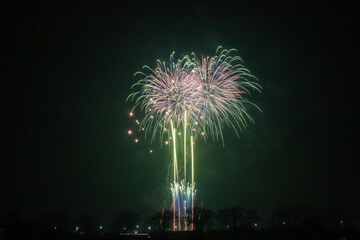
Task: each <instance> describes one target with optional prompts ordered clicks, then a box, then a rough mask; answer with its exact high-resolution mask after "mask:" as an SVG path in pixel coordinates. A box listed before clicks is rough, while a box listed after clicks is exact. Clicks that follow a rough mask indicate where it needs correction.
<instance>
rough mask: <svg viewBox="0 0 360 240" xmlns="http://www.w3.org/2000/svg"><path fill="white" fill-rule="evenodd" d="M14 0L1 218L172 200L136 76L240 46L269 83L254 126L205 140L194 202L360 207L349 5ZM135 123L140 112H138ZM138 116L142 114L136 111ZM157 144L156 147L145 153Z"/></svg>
mask: <svg viewBox="0 0 360 240" xmlns="http://www.w3.org/2000/svg"><path fill="white" fill-rule="evenodd" d="M315 2H316V3H312V2H311V1H308V2H307V1H273V2H266V1H259V2H257V3H255V2H253V1H238V2H232V1H200V2H192V3H187V2H183V1H167V2H165V3H160V2H157V1H148V2H145V3H144V2H136V3H133V4H132V5H129V4H125V3H124V2H123V1H120V0H119V1H108V2H106V3H105V2H103V1H98V2H95V1H89V2H85V1H84V2H82V1H81V2H71V3H70V1H69V3H66V1H59V2H57V3H51V1H49V2H47V3H44V2H38V1H31V3H30V2H28V3H25V4H23V3H22V4H20V3H16V2H14V3H13V4H6V6H2V7H1V8H0V9H1V10H0V11H1V12H2V13H1V19H0V20H1V25H2V27H5V28H3V30H1V32H2V33H1V40H0V43H1V45H0V48H1V54H0V59H1V60H0V61H1V66H0V69H1V72H2V73H1V79H2V83H1V88H0V89H1V90H0V91H1V103H2V107H1V109H2V113H1V120H2V124H1V165H0V189H1V191H0V214H2V215H3V214H6V213H7V212H8V211H10V209H11V208H12V207H13V206H15V205H17V206H18V207H19V208H20V209H21V211H22V212H24V213H26V214H28V215H29V216H35V215H36V214H38V213H39V212H41V211H43V210H58V211H63V212H66V213H68V214H70V215H71V216H78V215H79V214H82V213H92V214H94V215H96V216H98V217H99V218H100V219H102V220H104V221H108V220H109V219H111V218H112V217H113V216H114V215H116V214H117V213H119V212H120V211H121V210H124V209H131V210H136V211H138V212H139V213H140V214H142V215H143V216H150V215H152V214H153V213H155V212H157V211H160V210H161V208H162V204H163V201H164V200H165V199H167V200H169V199H170V191H169V178H170V176H169V174H168V168H169V163H170V153H169V150H168V149H167V148H165V147H163V148H161V147H160V144H159V143H158V142H155V143H154V144H153V146H150V141H149V140H144V138H143V137H141V136H140V135H139V139H140V142H139V143H138V144H135V143H134V141H133V138H132V137H129V136H128V135H127V130H128V129H134V127H135V124H134V122H133V120H134V119H130V118H129V117H128V113H129V111H130V109H131V107H132V103H131V102H126V97H127V95H128V94H130V93H131V89H130V87H131V85H132V84H133V83H134V82H135V81H136V78H134V77H133V74H134V73H135V72H136V71H138V70H141V67H142V66H143V65H145V64H146V65H149V66H150V67H154V66H155V60H156V59H164V60H167V59H168V57H169V54H170V53H171V52H172V51H175V52H176V56H178V57H182V56H184V55H185V54H189V53H191V52H195V53H196V54H197V55H199V56H201V55H202V54H203V55H213V54H214V52H215V50H216V48H217V47H218V46H219V45H222V46H223V47H225V48H236V49H238V51H239V52H238V53H239V55H240V56H241V57H242V58H243V60H244V64H245V66H246V67H247V68H248V69H250V70H251V72H252V73H253V74H254V75H255V76H257V77H258V78H259V80H260V83H261V85H262V87H263V92H262V93H261V94H257V93H255V94H253V95H252V96H251V100H252V101H253V102H254V103H255V104H257V105H258V106H260V107H261V108H262V110H263V111H262V113H260V112H258V111H256V110H255V109H252V108H250V109H249V112H250V113H251V115H252V116H253V118H254V119H255V122H256V125H251V126H250V127H249V128H248V130H247V131H246V132H245V133H243V134H242V135H241V136H240V138H237V137H236V135H235V133H234V132H232V131H231V130H229V129H227V130H225V148H224V147H223V146H222V144H221V142H217V143H207V144H204V143H198V144H197V149H196V165H195V168H196V183H197V188H198V202H197V203H198V204H199V203H200V201H203V202H204V207H206V208H209V209H212V210H214V211H216V210H219V209H221V208H225V207H233V206H235V205H240V206H242V207H244V208H251V209H254V210H256V211H258V213H259V214H260V215H268V214H269V213H270V212H271V211H272V210H274V209H275V208H276V207H277V206H281V205H291V204H299V205H307V206H315V207H325V208H327V207H329V208H330V207H337V208H342V209H350V210H355V209H359V208H360V206H359V202H360V191H359V189H360V174H359V167H360V164H359V160H360V159H359V153H358V150H359V146H360V141H359V133H360V131H359V120H360V119H359V117H358V116H357V113H358V112H359V110H358V106H359V93H358V91H359V66H360V65H359V64H360V60H359V59H360V58H359V38H358V36H357V35H356V33H357V32H358V30H359V17H358V12H356V8H355V7H354V6H352V5H351V4H350V3H349V2H346V1H335V2H331V1H330V2H329V1H324V2H321V1H315ZM135 114H137V115H136V116H135V117H138V118H139V119H141V117H140V112H136V113H135ZM135 119H136V118H135ZM150 148H151V149H154V153H153V154H149V149H150Z"/></svg>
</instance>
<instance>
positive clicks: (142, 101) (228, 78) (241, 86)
mask: <svg viewBox="0 0 360 240" xmlns="http://www.w3.org/2000/svg"><path fill="white" fill-rule="evenodd" d="M235 52H236V50H235V49H230V50H226V49H223V50H222V48H221V47H219V48H218V49H217V50H216V52H215V55H214V56H213V57H202V58H201V59H197V57H196V55H195V54H192V55H191V57H189V56H185V57H184V58H182V59H179V60H177V61H174V53H172V54H171V55H170V61H169V64H168V65H166V64H165V62H161V61H160V60H158V61H157V66H156V68H155V69H151V68H149V67H148V66H144V68H145V69H147V72H148V73H147V74H146V73H143V72H137V73H136V74H135V75H138V74H140V75H142V76H143V78H142V79H141V80H139V81H138V82H137V83H136V84H134V85H133V87H140V90H139V91H137V92H135V93H132V94H130V95H129V97H128V99H131V100H133V101H135V106H134V108H133V110H134V109H135V108H140V109H141V110H142V111H143V112H145V115H144V118H143V119H142V120H140V121H139V120H136V124H137V125H139V129H141V131H144V132H145V137H146V136H147V135H150V136H151V141H153V140H154V139H155V137H156V136H157V135H159V136H160V139H161V141H162V139H163V137H164V135H166V136H167V138H168V139H167V140H166V141H165V145H169V149H172V156H173V161H172V165H173V183H172V184H171V187H170V189H171V192H172V198H173V204H172V210H173V217H174V219H173V229H174V231H175V229H176V228H177V227H178V228H177V229H178V230H181V229H183V230H188V226H191V227H190V229H191V230H192V229H193V225H192V223H189V222H188V221H187V219H192V220H191V222H192V221H193V217H194V212H193V210H194V202H195V194H196V189H195V182H194V145H195V139H196V138H197V137H200V138H202V139H204V140H205V141H206V140H207V139H208V138H211V139H213V140H214V141H216V140H219V139H221V141H222V142H223V143H224V137H223V127H224V125H226V126H228V127H230V128H232V129H233V130H234V132H235V133H236V135H237V136H239V132H241V131H243V130H244V129H246V127H247V123H248V122H252V123H253V122H254V121H253V119H252V118H251V117H250V115H249V114H248V113H247V109H246V105H249V104H250V105H253V106H255V107H256V108H258V107H257V106H256V105H255V104H253V103H251V102H250V101H248V100H247V99H246V96H247V95H250V91H249V90H255V91H259V92H260V89H261V87H260V85H259V84H258V83H256V82H255V81H254V80H257V79H256V78H255V77H254V76H253V75H251V74H250V71H249V70H248V69H246V68H245V67H244V66H243V65H242V60H241V58H240V57H238V56H233V54H234V53H235ZM258 109H259V108H258ZM259 110H260V109H259ZM132 116H133V111H131V113H130V117H132ZM128 134H129V135H131V134H132V131H130V130H129V131H128ZM179 140H180V141H179ZM138 141H139V140H138V139H135V142H136V143H137V142H138ZM189 149H190V150H189ZM179 150H181V151H179ZM150 153H152V150H150ZM181 154H182V156H183V164H179V161H180V160H179V159H180V158H179V156H180V155H181ZM188 163H190V164H188ZM189 169H190V170H191V174H190V176H188V175H187V170H189Z"/></svg>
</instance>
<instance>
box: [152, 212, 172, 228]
mask: <svg viewBox="0 0 360 240" xmlns="http://www.w3.org/2000/svg"><path fill="white" fill-rule="evenodd" d="M171 220H172V214H171V212H170V211H169V210H164V211H163V212H158V213H156V214H155V216H154V217H153V218H152V219H151V222H152V226H153V227H154V228H155V230H158V231H160V232H165V231H166V230H167V229H168V228H169V227H170V223H171Z"/></svg>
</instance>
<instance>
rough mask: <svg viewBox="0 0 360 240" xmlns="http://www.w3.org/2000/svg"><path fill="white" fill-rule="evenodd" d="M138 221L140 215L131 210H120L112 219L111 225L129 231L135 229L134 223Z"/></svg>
mask: <svg viewBox="0 0 360 240" xmlns="http://www.w3.org/2000/svg"><path fill="white" fill-rule="evenodd" d="M139 221H140V216H139V214H137V213H134V212H132V211H122V212H121V213H119V214H118V215H117V216H116V217H115V218H114V220H113V221H112V225H113V227H114V228H115V229H117V230H120V231H123V230H124V228H125V230H126V231H131V230H133V229H135V226H136V224H137V223H138V222H139Z"/></svg>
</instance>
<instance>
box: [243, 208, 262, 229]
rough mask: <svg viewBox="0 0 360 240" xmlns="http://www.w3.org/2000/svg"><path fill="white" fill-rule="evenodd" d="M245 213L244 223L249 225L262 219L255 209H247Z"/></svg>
mask: <svg viewBox="0 0 360 240" xmlns="http://www.w3.org/2000/svg"><path fill="white" fill-rule="evenodd" d="M244 213H245V214H244V224H245V225H246V226H247V227H252V226H254V224H255V223H258V222H260V221H261V219H260V217H259V216H258V214H257V213H256V212H255V211H254V210H245V211H244Z"/></svg>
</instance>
